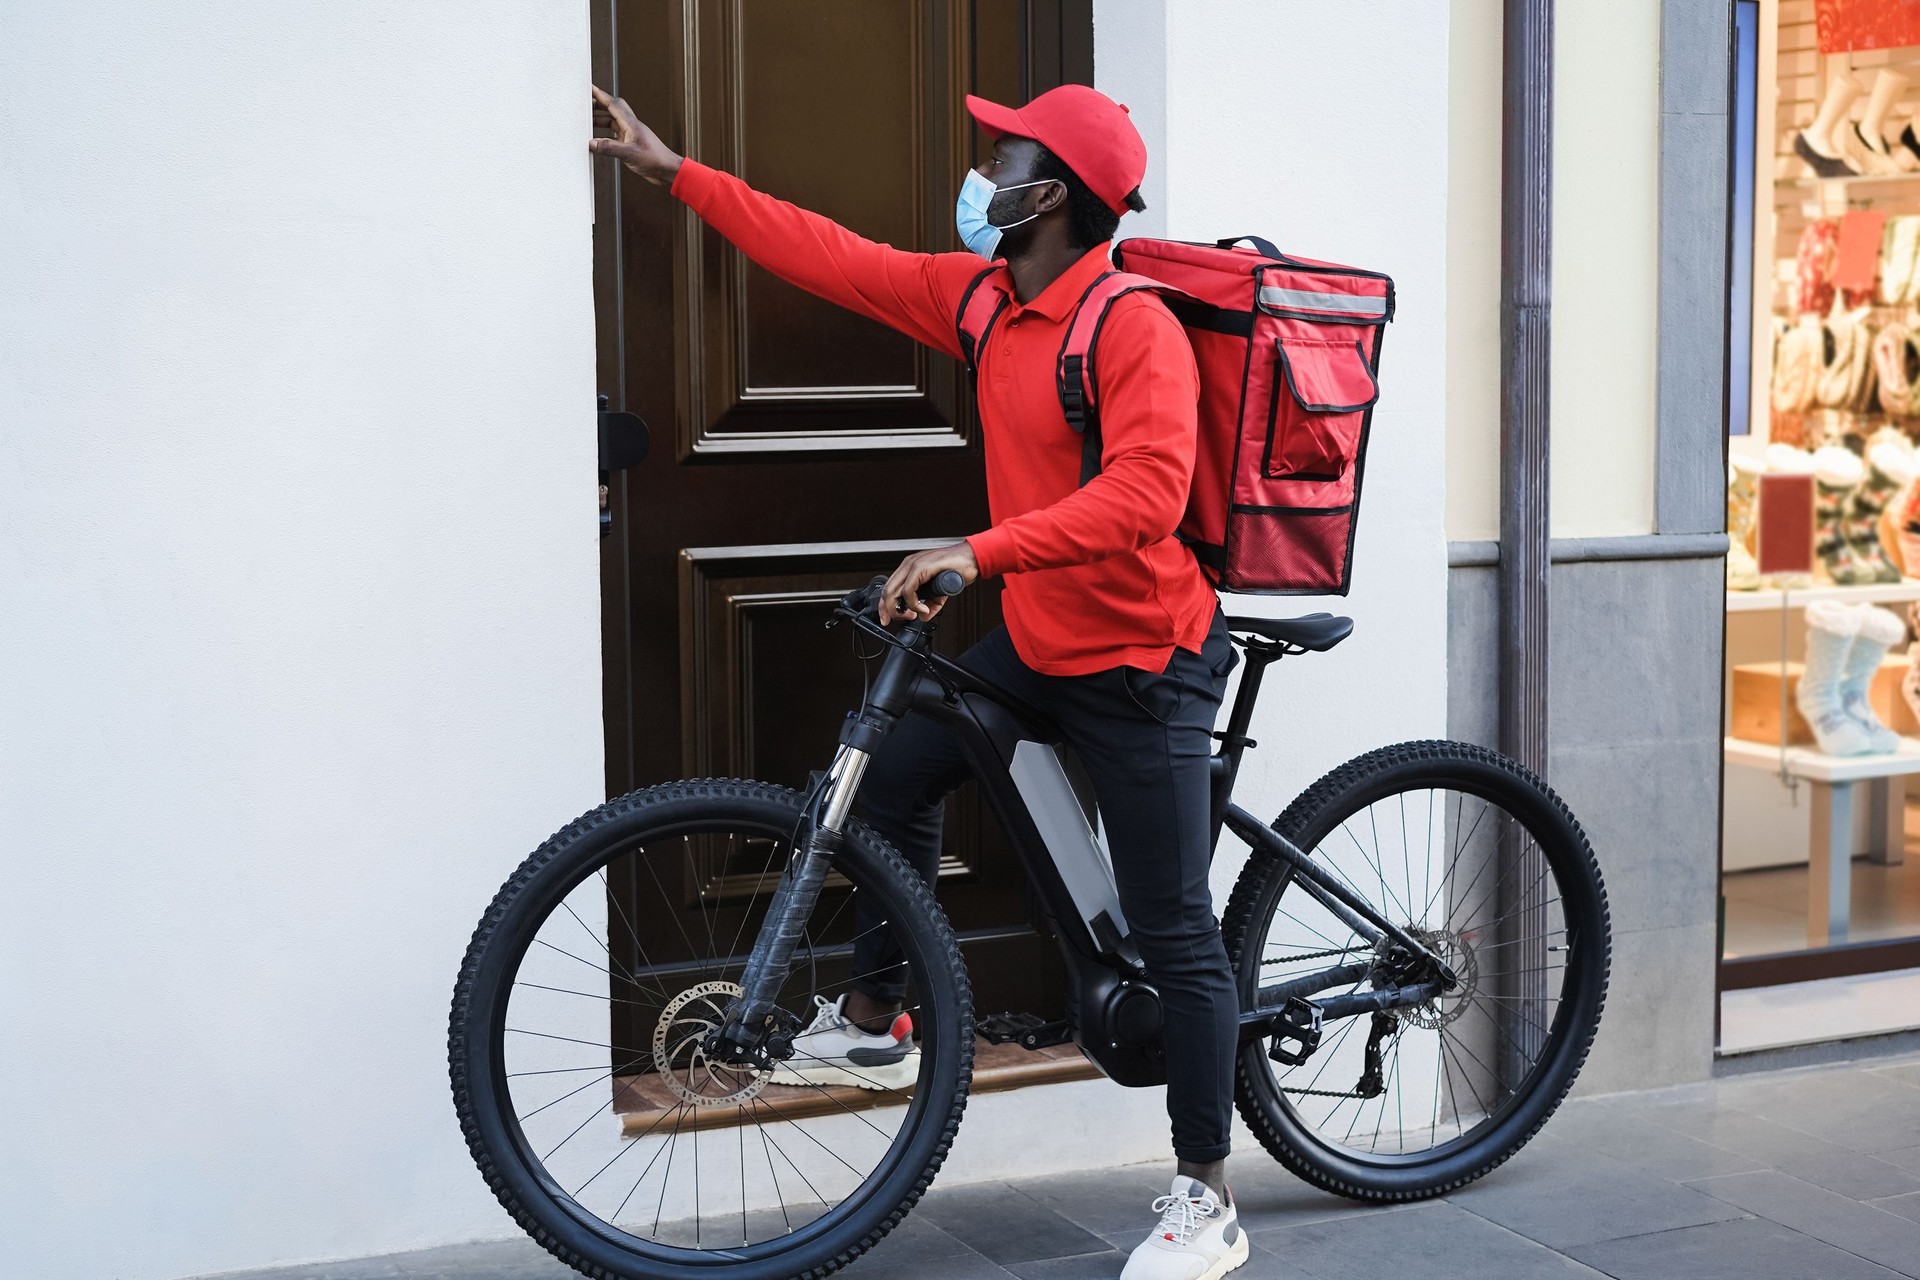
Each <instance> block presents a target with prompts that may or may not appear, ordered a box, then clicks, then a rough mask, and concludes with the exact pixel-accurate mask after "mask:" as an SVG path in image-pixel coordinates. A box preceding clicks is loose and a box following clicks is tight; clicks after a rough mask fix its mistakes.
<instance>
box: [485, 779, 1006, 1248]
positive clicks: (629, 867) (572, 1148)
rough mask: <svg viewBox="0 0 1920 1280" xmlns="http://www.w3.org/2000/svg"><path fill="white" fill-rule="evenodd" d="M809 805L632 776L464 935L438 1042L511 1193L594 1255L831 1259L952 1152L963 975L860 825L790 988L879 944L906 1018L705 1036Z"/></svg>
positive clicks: (888, 1215)
mask: <svg viewBox="0 0 1920 1280" xmlns="http://www.w3.org/2000/svg"><path fill="white" fill-rule="evenodd" d="M801 813H802V798H801V796H800V795H799V794H798V793H796V792H794V791H791V790H789V789H787V788H784V787H776V786H771V785H768V784H765V783H758V782H747V781H737V780H731V779H719V780H716V779H705V780H699V781H692V782H682V783H674V784H670V785H666V786H659V787H651V788H648V789H645V790H642V791H637V792H634V793H633V794H631V795H627V796H622V797H620V798H619V799H617V800H613V801H610V802H609V803H607V804H606V805H603V806H602V807H600V808H599V809H596V810H594V811H593V812H592V813H589V814H587V815H586V816H585V817H582V818H581V819H579V820H578V821H576V822H574V823H573V824H572V825H571V826H569V827H567V828H566V829H565V830H564V831H561V832H560V833H559V834H557V835H555V836H554V837H553V838H551V839H550V840H548V841H547V842H546V843H545V844H544V845H542V846H541V847H540V849H538V850H537V851H536V852H535V853H534V854H533V855H532V856H530V857H529V858H528V859H527V860H526V861H525V862H524V863H523V864H522V865H521V866H520V868H519V869H518V870H517V871H516V872H515V873H514V874H513V876H512V877H511V878H510V879H509V880H508V881H507V883H506V884H505V886H504V887H502V888H501V890H500V892H499V894H498V895H497V896H496V897H495V899H494V901H493V904H492V905H491V906H490V907H489V908H488V910H487V912H486V914H485V916H484V917H483V918H482V919H481V921H480V925H479V928H478V929H477V930H476V931H475V933H474V935H473V941H472V943H471V945H470V946H469V947H468V950H467V955H466V960H465V963H464V964H463V965H462V966H461V969H460V977H459V981H458V984H457V986H456V988H455V994H454V1001H453V1008H452V1015H451V1022H450V1029H449V1041H448V1060H449V1066H450V1069H451V1074H452V1084H453V1096H454V1103H455V1107H456V1109H457V1111H458V1113H459V1118H460V1124H461V1128H462V1129H463V1131H464V1132H465V1134H466V1138H467V1144H468V1147H469V1149H470V1150H471V1152H472V1154H473V1158H474V1160H475V1162H476V1163H477V1164H478V1165H479V1167H480V1170H481V1172H482V1174H484V1175H485V1177H486V1180H487V1183H488V1185H489V1186H490V1187H491V1188H492V1189H493V1192H494V1194H495V1195H496V1196H498V1197H499V1199H500V1202H501V1203H502V1204H503V1205H504V1206H506V1208H507V1210H508V1211H509V1212H510V1213H511V1214H512V1215H513V1216H514V1218H515V1219H516V1220H517V1221H518V1222H519V1223H520V1224H521V1226H522V1227H524V1228H525V1229H526V1230H527V1232H528V1233H529V1234H530V1235H532V1236H533V1237H534V1238H535V1239H536V1240H538V1241H539V1242H540V1243H541V1244H542V1245H544V1246H546V1248H547V1249H548V1250H550V1251H551V1252H552V1253H554V1254H555V1255H556V1256H557V1257H559V1258H560V1259H561V1260H563V1261H565V1262H566V1263H568V1264H569V1265H571V1266H573V1267H575V1268H577V1269H579V1270H581V1271H583V1272H585V1273H587V1274H589V1275H593V1276H602V1277H631V1278H632V1280H679V1278H687V1280H691V1278H692V1277H703V1278H705V1280H785V1278H786V1277H790V1276H800V1275H805V1276H823V1275H825V1274H827V1273H828V1272H830V1271H832V1270H834V1269H835V1268H837V1267H840V1266H842V1265H844V1264H845V1263H847V1262H849V1261H851V1260H852V1259H853V1258H854V1257H856V1256H858V1255H859V1254H860V1253H862V1252H863V1251H865V1250H866V1249H868V1248H870V1247H872V1245H873V1244H875V1243H876V1242H877V1241H878V1240H879V1239H880V1238H881V1237H882V1236H884V1235H885V1234H886V1233H887V1232H888V1231H889V1230H890V1229H891V1228H892V1227H893V1226H894V1225H895V1224H896V1223H898V1222H899V1221H900V1219H901V1218H902V1217H903V1216H905V1214H906V1212H907V1211H908V1209H909V1208H911V1207H912V1205H913V1204H914V1202H915V1201H917V1200H918V1199H919V1197H920V1195H921V1194H922V1193H923V1192H924V1191H925V1190H926V1188H927V1186H928V1184H929V1183H930V1182H931V1181H932V1179H933V1175H934V1173H935V1171H936V1170H937V1169H938V1168H939V1166H940V1163H941V1160H942V1159H943V1158H944V1156H945V1155H946V1151H947V1147H948V1144H949V1143H950V1142H951V1141H952V1139H953V1135H954V1132H955V1130H956V1128H957V1127H958V1125H959V1123H960V1115H961V1111H962V1110H963V1108H964V1107H965V1105H966V1092H967V1082H968V1079H969V1077H970V1075H971V1070H972V1060H973V1036H972V1009H971V1003H970V997H969V994H968V989H967V980H966V973H965V970H964V967H963V965H962V962H961V958H960V952H959V948H958V946H957V945H956V943H955V940H954V936H953V932H952V930H951V928H949V926H948V924H947V921H946V918H945V916H944V915H943V914H942V913H941V911H940V909H939V907H938V906H937V905H936V904H935V902H934V899H933V895H932V893H931V891H930V890H929V889H928V887H927V885H926V883H925V881H924V880H922V879H921V878H920V876H919V875H917V874H916V873H915V872H914V871H913V870H912V869H911V868H909V867H908V866H907V865H906V864H905V863H904V862H902V861H901V859H900V858H899V856H898V855H897V854H896V853H895V852H894V851H893V850H892V849H891V848H890V847H889V846H888V845H887V844H886V842H885V841H884V840H882V839H881V838H880V837H879V836H878V835H876V834H875V833H874V832H873V831H871V830H870V829H868V828H866V827H864V826H862V825H860V824H858V823H850V824H849V826H848V828H847V830H846V833H845V835H846V840H845V843H844V847H843V848H842V850H841V852H840V853H838V854H836V855H835V857H834V860H833V863H832V874H831V875H830V877H829V880H828V885H827V888H826V889H825V891H823V893H822V896H821V899H820V902H819V904H818V905H817V906H816V908H815V910H814V916H813V919H812V920H811V921H810V922H809V924H808V931H807V940H806V942H805V944H804V945H803V946H802V947H801V949H800V952H799V953H798V954H797V955H796V957H795V962H794V966H793V970H792V973H791V975H790V977H789V979H788V982H787V985H786V987H785V989H784V990H783V992H782V995H781V999H780V1002H779V1003H780V1004H781V1006H782V1007H783V1008H786V1009H788V1010H790V1011H791V1012H793V1013H794V1014H795V1015H797V1016H798V1018H799V1022H800V1024H801V1025H803V1026H804V1025H806V1024H808V1023H810V1022H812V1021H813V1020H814V1019H815V1017H816V1015H817V1014H818V1013H819V1011H820V1010H821V1009H823V1008H831V1007H832V1006H833V1004H834V1003H835V1002H836V1001H837V999H838V997H839V995H840V994H841V993H843V992H845V991H846V990H848V988H849V986H850V985H851V983H852V982H853V981H855V980H856V979H857V978H859V977H861V976H862V975H861V974H859V973H856V972H855V971H854V970H855V968H856V967H857V966H856V962H855V959H854V957H855V955H856V953H857V954H859V955H860V956H862V957H865V958H866V959H865V960H864V961H863V962H862V963H873V962H874V961H873V958H874V956H875V955H876V951H875V949H874V948H873V942H874V940H875V938H876V937H880V938H885V939H890V942H891V945H890V947H883V948H881V949H880V950H879V953H878V954H880V955H881V956H882V957H883V959H884V967H883V969H882V970H880V971H879V972H881V973H882V974H883V976H884V977H885V978H886V979H887V980H888V981H889V982H898V983H901V984H903V985H904V989H905V992H906V995H905V1003H906V1005H907V1010H906V1013H907V1016H908V1017H909V1018H910V1019H911V1020H912V1033H911V1035H910V1036H909V1037H907V1038H906V1039H904V1040H901V1041H900V1043H899V1044H898V1046H897V1048H898V1050H899V1051H898V1052H897V1053H895V1052H889V1053H888V1054H886V1055H881V1056H882V1057H884V1058H885V1059H886V1060H885V1062H884V1063H881V1064H878V1065H869V1057H867V1056H862V1055H861V1054H860V1053H859V1052H857V1051H856V1052H855V1053H853V1054H851V1055H849V1056H848V1060H847V1061H844V1062H840V1063H839V1065H835V1066H832V1067H821V1066H817V1065H814V1064H810V1063H803V1062H801V1060H800V1056H798V1055H796V1057H794V1058H793V1059H791V1060H789V1061H788V1062H786V1063H783V1064H779V1065H778V1066H776V1067H775V1069H773V1070H761V1069H755V1068H753V1067H752V1066H751V1065H750V1064H749V1065H744V1066H742V1065H733V1064H728V1063H723V1062H720V1061H717V1060H709V1059H708V1058H706V1057H705V1056H704V1051H703V1047H702V1046H703V1043H704V1041H705V1038H706V1035H707V1033H708V1032H710V1031H711V1030H713V1029H714V1028H715V1027H716V1026H718V1025H719V1023H720V1022H721V1021H722V1020H723V1019H724V1016H725V1012H726V1009H727V1006H728V1004H729V1002H730V1000H731V999H732V998H733V997H734V996H735V995H737V994H738V993H739V991H740V987H739V985H738V983H739V978H740V976H741V970H742V968H743V966H744V963H745V960H746V956H747V954H748V953H749V952H750V951H751V950H752V947H753V942H754V939H755V937H756V935H757V933H758V931H759V928H760V924H761V922H762V920H763V918H764V916H765V912H766V907H767V903H768V900H769V899H770V897H771V896H772V893H773V890H774V888H775V887H776V886H777V884H778V882H779V879H780V876H781V874H782V873H783V871H784V869H785V868H786V866H787V863H788V860H789V856H790V854H791V851H792V843H791V842H792V841H793V839H794V838H795V836H796V833H797V832H798V831H799V830H801V828H802V823H801ZM856 894H857V895H859V897H860V898H861V899H864V901H862V902H860V903H859V905H858V906H856V905H855V895H856ZM856 921H857V922H858V923H857V924H856ZM863 936H864V941H863ZM901 1026H902V1024H900V1023H896V1025H895V1033H896V1035H897V1034H898V1033H899V1031H900V1027H901ZM896 1059H897V1060H896ZM823 1061H824V1060H823ZM794 1068H805V1069H804V1070H796V1069H794Z"/></svg>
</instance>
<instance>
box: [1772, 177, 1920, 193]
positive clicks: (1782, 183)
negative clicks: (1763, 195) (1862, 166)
mask: <svg viewBox="0 0 1920 1280" xmlns="http://www.w3.org/2000/svg"><path fill="white" fill-rule="evenodd" d="M1911 182H1920V173H1856V174H1854V175H1853V176H1852V177H1847V178H1816V177H1814V176H1812V175H1808V176H1807V177H1804V178H1776V179H1774V182H1773V189H1774V192H1775V193H1776V196H1777V195H1778V194H1779V193H1782V192H1790V191H1819V190H1821V189H1822V188H1825V187H1831V186H1835V185H1839V186H1843V187H1846V188H1848V189H1849V190H1851V189H1852V188H1854V187H1891V186H1899V185H1901V184H1902V183H1911Z"/></svg>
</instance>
